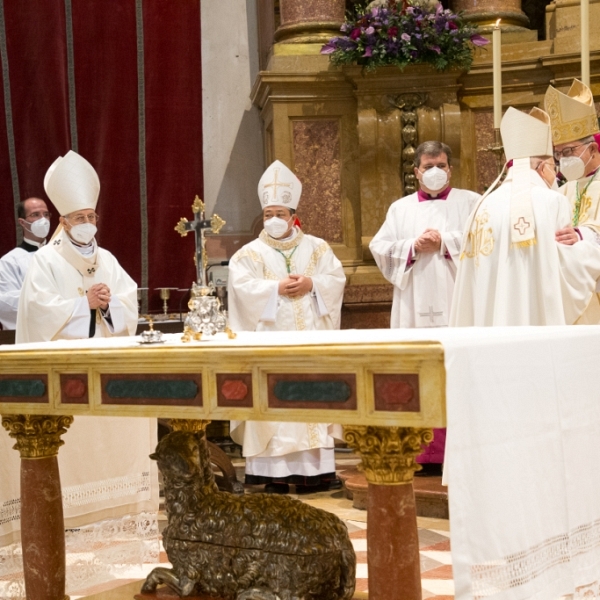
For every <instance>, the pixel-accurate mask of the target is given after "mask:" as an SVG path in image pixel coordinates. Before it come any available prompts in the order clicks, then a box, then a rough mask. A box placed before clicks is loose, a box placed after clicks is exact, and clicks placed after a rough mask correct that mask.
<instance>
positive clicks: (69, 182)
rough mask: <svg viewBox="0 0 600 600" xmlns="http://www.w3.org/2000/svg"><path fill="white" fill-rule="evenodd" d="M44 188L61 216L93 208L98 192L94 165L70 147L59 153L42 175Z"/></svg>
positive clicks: (97, 180)
mask: <svg viewBox="0 0 600 600" xmlns="http://www.w3.org/2000/svg"><path fill="white" fill-rule="evenodd" d="M44 189H45V190H46V194H48V198H50V201H51V202H52V204H54V206H55V207H56V210H57V211H58V213H59V214H60V215H61V216H65V215H70V214H71V213H73V212H75V211H77V210H82V209H84V208H92V209H94V210H96V204H97V203H98V195H99V194H100V180H99V179H98V174H97V173H96V171H95V169H94V167H92V165H91V164H90V163H89V162H88V161H87V160H85V158H83V156H80V155H79V154H77V152H73V150H69V152H67V154H65V156H59V157H58V158H57V159H56V160H55V161H54V162H53V163H52V164H51V165H50V168H49V169H48V171H47V172H46V176H45V177H44Z"/></svg>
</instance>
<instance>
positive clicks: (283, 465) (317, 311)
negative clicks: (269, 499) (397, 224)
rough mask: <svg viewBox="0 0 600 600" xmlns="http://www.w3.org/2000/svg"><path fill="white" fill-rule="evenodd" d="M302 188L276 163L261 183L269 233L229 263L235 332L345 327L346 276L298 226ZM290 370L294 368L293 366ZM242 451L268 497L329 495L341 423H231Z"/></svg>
mask: <svg viewBox="0 0 600 600" xmlns="http://www.w3.org/2000/svg"><path fill="white" fill-rule="evenodd" d="M301 193H302V184H301V183H300V181H299V179H298V178H297V177H296V175H295V174H294V173H293V172H292V171H290V169H288V168H287V167H286V166H285V165H284V164H283V163H281V162H280V161H275V162H274V163H273V164H272V165H271V166H270V167H269V168H268V169H267V170H266V171H265V173H264V174H263V176H262V177H261V179H260V182H259V184H258V197H259V199H260V203H261V207H262V209H263V221H264V229H263V231H262V232H261V234H260V236H259V238H258V239H256V240H254V241H252V242H250V243H249V244H246V245H245V246H244V247H243V248H241V249H240V250H238V252H236V253H235V254H234V255H233V257H232V259H231V261H230V263H229V281H228V306H229V321H230V325H231V328H232V329H233V330H234V331H235V330H238V331H265V332H267V331H301V330H309V329H339V327H340V315H341V307H342V298H343V294H344V286H345V283H346V278H345V275H344V271H343V268H342V265H341V263H340V261H339V260H338V259H337V258H336V257H335V255H334V253H333V251H332V250H331V248H330V247H329V244H327V242H325V241H324V240H322V239H319V238H317V237H314V236H312V235H308V234H305V233H303V232H302V230H301V229H300V228H299V227H298V226H297V225H296V217H295V211H296V208H297V206H298V202H299V201H300V195H301ZM290 366H293V362H292V361H291V360H290ZM231 428H232V432H231V436H232V438H233V439H234V440H235V441H236V442H237V443H239V444H241V445H242V446H243V455H244V456H245V457H246V483H249V484H256V485H258V484H266V485H265V491H267V492H273V493H287V492H288V491H289V484H295V485H296V491H297V492H298V493H303V492H309V491H317V490H319V489H329V488H330V487H332V486H337V485H338V484H339V482H338V480H337V479H336V477H335V458H334V450H333V448H334V437H338V438H341V428H340V427H339V426H338V425H331V424H315V423H275V422H255V421H247V422H237V421H234V422H232V427H231Z"/></svg>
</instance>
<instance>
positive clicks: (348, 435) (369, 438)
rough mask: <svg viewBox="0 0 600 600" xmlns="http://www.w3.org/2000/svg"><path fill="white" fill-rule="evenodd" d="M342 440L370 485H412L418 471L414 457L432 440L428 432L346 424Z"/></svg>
mask: <svg viewBox="0 0 600 600" xmlns="http://www.w3.org/2000/svg"><path fill="white" fill-rule="evenodd" d="M344 440H345V441H346V443H347V444H348V445H349V446H350V447H351V448H352V449H353V450H355V451H356V452H357V453H358V454H359V455H360V457H361V460H362V462H361V464H360V466H359V468H360V469H361V470H362V471H363V472H364V474H365V477H366V478H367V481H368V482H369V483H374V484H377V485H401V484H404V483H411V482H412V480H413V474H414V472H415V471H418V470H419V465H418V463H417V462H416V461H415V458H416V457H417V456H418V455H419V454H421V452H422V451H423V445H424V444H429V443H430V442H431V441H432V440H433V431H432V430H431V429H417V428H415V427H370V426H364V425H345V426H344Z"/></svg>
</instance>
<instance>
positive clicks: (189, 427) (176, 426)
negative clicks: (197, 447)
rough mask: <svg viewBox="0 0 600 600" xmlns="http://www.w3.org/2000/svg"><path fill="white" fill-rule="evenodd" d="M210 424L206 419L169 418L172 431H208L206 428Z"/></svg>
mask: <svg viewBox="0 0 600 600" xmlns="http://www.w3.org/2000/svg"><path fill="white" fill-rule="evenodd" d="M209 424H210V420H209V421H205V420H204V419H169V427H170V428H171V431H189V432H192V433H194V432H196V431H206V428H207V427H208V425H209Z"/></svg>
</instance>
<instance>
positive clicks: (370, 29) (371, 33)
mask: <svg viewBox="0 0 600 600" xmlns="http://www.w3.org/2000/svg"><path fill="white" fill-rule="evenodd" d="M365 33H366V34H367V35H373V34H374V33H375V29H374V28H373V27H372V26H369V27H367V28H366V29H365Z"/></svg>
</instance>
